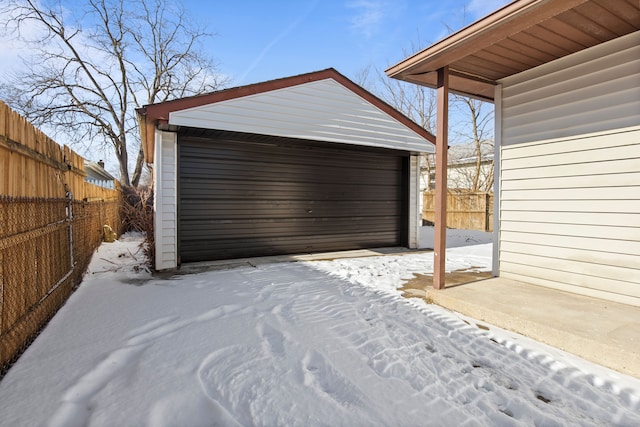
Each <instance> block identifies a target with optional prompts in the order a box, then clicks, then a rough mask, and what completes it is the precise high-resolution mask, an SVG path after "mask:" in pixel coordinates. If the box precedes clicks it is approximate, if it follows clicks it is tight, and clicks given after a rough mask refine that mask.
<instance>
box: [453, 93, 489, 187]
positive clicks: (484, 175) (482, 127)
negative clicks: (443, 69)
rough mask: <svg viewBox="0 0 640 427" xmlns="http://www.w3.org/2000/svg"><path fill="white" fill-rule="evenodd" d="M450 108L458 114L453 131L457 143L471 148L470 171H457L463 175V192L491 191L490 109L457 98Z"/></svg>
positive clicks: (467, 98) (481, 104) (462, 97)
mask: <svg viewBox="0 0 640 427" xmlns="http://www.w3.org/2000/svg"><path fill="white" fill-rule="evenodd" d="M453 101H454V102H453V105H454V107H455V108H457V109H458V111H459V112H460V114H459V117H460V118H461V123H459V124H458V125H457V126H456V128H455V135H456V137H457V139H459V140H461V141H470V142H471V144H472V145H473V155H472V156H470V157H469V158H470V160H471V161H472V163H473V165H472V166H471V167H466V168H459V169H460V170H459V171H458V173H459V174H461V175H463V176H464V175H466V181H467V182H466V185H465V188H468V189H469V190H471V191H473V192H477V191H491V188H492V186H493V150H494V136H493V126H492V125H493V109H492V108H490V106H489V105H488V104H487V103H486V102H483V101H479V100H477V99H473V98H469V97H466V96H461V95H454V98H453Z"/></svg>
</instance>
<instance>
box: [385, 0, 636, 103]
mask: <svg viewBox="0 0 640 427" xmlns="http://www.w3.org/2000/svg"><path fill="white" fill-rule="evenodd" d="M638 30H640V2H639V1H637V0H516V1H514V2H512V3H509V4H508V5H506V6H504V7H503V8H501V9H499V10H497V11H495V12H494V13H492V14H490V15H488V16H486V17H485V18H483V19H481V20H479V21H476V22H475V23H473V24H471V25H469V26H467V27H465V28H463V29H462V30H460V31H458V32H456V33H454V34H452V35H450V36H448V37H446V38H445V39H443V40H441V41H439V42H437V43H435V44H433V45H431V46H429V47H427V48H426V49H424V50H422V51H420V52H418V53H416V54H415V55H412V56H410V57H408V58H406V59H405V60H403V61H402V62H400V63H398V64H396V65H394V66H392V67H390V68H389V69H387V70H386V73H387V75H388V76H389V77H392V78H396V79H399V80H404V81H407V82H411V83H415V84H419V85H424V86H428V87H432V88H433V87H436V83H437V82H436V78H437V70H438V69H440V68H443V67H445V66H448V67H449V72H450V80H449V85H450V90H451V91H452V92H455V93H459V94H463V95H468V96H471V97H474V98H479V99H482V100H487V101H493V98H494V90H495V85H496V84H497V82H498V81H500V80H501V79H503V78H505V77H508V76H511V75H514V74H518V73H520V72H522V71H526V70H528V69H531V68H535V67H537V66H538V65H542V64H544V63H547V62H551V61H553V60H555V59H558V58H561V57H563V56H566V55H570V54H572V53H575V52H578V51H580V50H583V49H586V48H588V47H591V46H595V45H597V44H600V43H604V42H606V41H609V40H612V39H614V38H617V37H621V36H623V35H626V34H629V33H632V32H636V31H638Z"/></svg>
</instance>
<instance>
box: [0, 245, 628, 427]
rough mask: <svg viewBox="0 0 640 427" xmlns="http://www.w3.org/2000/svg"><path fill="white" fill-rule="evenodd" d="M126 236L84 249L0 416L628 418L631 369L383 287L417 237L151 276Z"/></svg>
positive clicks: (451, 254)
mask: <svg viewBox="0 0 640 427" xmlns="http://www.w3.org/2000/svg"><path fill="white" fill-rule="evenodd" d="M138 243H139V240H138V239H137V238H132V237H125V238H122V239H121V240H120V241H117V242H115V243H111V244H108V243H105V244H103V245H102V246H101V247H100V248H99V250H98V252H97V253H96V254H95V255H94V258H93V261H92V264H91V266H90V272H89V273H88V275H87V276H86V279H85V281H84V282H83V284H82V285H81V286H80V288H79V289H78V291H77V292H76V293H75V294H74V295H72V297H71V298H70V300H69V301H68V303H67V304H66V305H65V307H64V308H63V309H62V310H61V311H60V312H59V313H58V314H57V315H56V316H55V317H54V319H53V320H52V321H51V322H50V323H49V325H48V326H47V328H46V329H45V330H44V332H43V333H42V334H41V335H40V336H39V337H38V339H37V340H36V341H35V342H34V344H33V345H32V346H31V347H30V348H29V349H28V350H27V352H26V353H25V354H24V355H23V356H22V358H21V359H20V360H19V361H18V363H16V365H15V366H14V367H13V368H12V369H11V370H10V371H9V372H8V374H7V375H6V377H5V378H4V379H3V380H2V381H1V382H0V425H2V426H52V427H57V426H85V425H90V426H153V427H156V426H157V427H162V426H218V425H219V426H238V425H242V426H252V425H257V426H370V425H371V426H376V425H384V426H419V425H420V426H424V425H428V426H440V425H442V426H458V425H460V426H486V425H490V426H494V425H497V426H520V425H523V426H524V425H538V426H567V425H578V426H590V425H607V426H609V425H621V426H637V425H640V380H636V379H633V378H631V377H627V376H624V375H622V374H617V373H615V372H613V371H609V370H606V369H604V368H601V367H598V366H595V365H592V364H589V363H588V362H585V361H582V360H580V359H577V358H575V357H573V356H570V355H567V354H566V353H562V352H560V351H558V350H554V349H551V348H549V347H546V346H543V345H542V344H539V343H536V342H534V341H531V340H528V339H526V338H524V337H520V336H517V335H514V334H510V333H506V332H503V331H500V330H497V329H495V328H493V327H492V328H491V329H490V330H489V331H487V330H484V329H479V328H477V327H475V326H471V325H473V324H474V322H469V323H465V322H464V321H463V319H461V318H460V317H459V316H456V315H454V314H452V313H450V312H448V311H446V310H444V309H441V308H439V307H435V306H429V305H427V304H425V303H424V302H422V301H420V300H416V299H411V300H410V299H405V298H403V297H401V296H400V295H399V292H398V291H397V288H398V287H400V286H401V285H402V282H403V281H404V280H406V279H408V278H410V277H411V274H412V273H429V272H430V271H431V266H432V262H433V260H432V254H429V253H427V254H407V255H402V256H379V257H369V258H361V259H351V260H345V259H341V260H336V261H322V262H297V263H280V264H268V265H261V266H258V267H242V268H236V269H229V270H222V271H211V272H206V273H200V274H192V275H182V276H175V277H171V278H160V277H152V276H150V275H149V274H148V273H145V272H144V271H141V269H140V268H139V266H140V265H141V262H142V254H141V251H139V249H138V247H137V246H138ZM490 252H491V245H490V244H489V245H486V244H485V245H479V246H470V247H461V248H457V249H451V250H449V251H448V260H449V265H450V267H451V268H453V269H456V268H466V267H471V266H473V267H480V268H485V269H488V267H489V265H490V259H491V258H490Z"/></svg>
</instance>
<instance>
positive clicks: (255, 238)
mask: <svg viewBox="0 0 640 427" xmlns="http://www.w3.org/2000/svg"><path fill="white" fill-rule="evenodd" d="M138 114H139V118H140V124H141V129H142V134H143V143H144V149H145V155H146V159H147V161H149V162H151V163H153V164H154V188H155V209H156V211H155V241H156V268H157V269H159V270H162V269H169V268H175V267H177V266H178V265H179V264H180V263H182V262H196V261H208V260H217V259H229V258H244V257H254V256H267V255H282V254H298V253H311V252H323V251H336V250H348V249H360V248H373V247H383V246H409V247H416V246H417V239H418V227H419V216H418V214H419V212H418V210H419V206H418V205H419V202H418V200H419V199H418V176H419V175H418V173H419V170H418V157H417V156H418V155H419V154H420V153H422V152H433V151H434V148H433V144H432V143H431V142H433V140H434V138H433V136H432V135H431V134H430V133H428V132H427V131H425V130H424V129H423V128H421V127H420V126H418V125H417V124H415V123H414V122H412V121H411V120H409V119H408V118H406V117H405V116H403V115H402V114H400V113H399V112H398V111H396V110H395V109H393V108H392V107H390V106H389V105H387V104H385V103H384V102H383V101H381V100H380V99H378V98H377V97H375V96H374V95H372V94H370V93H369V92H367V91H366V90H364V89H362V88H361V87H359V86H358V85H356V84H355V83H353V82H351V81H350V80H349V79H347V78H346V77H344V76H342V75H341V74H339V73H338V72H337V71H335V70H334V69H327V70H323V71H319V72H314V73H310V74H304V75H299V76H294V77H289V78H284V79H279V80H273V81H269V82H264V83H258V84H254V85H249V86H242V87H237V88H232V89H227V90H223V91H219V92H214V93H210V94H206V95H201V96H196V97H190V98H182V99H178V100H174V101H169V102H164V103H160V104H153V105H148V106H145V107H144V108H141V109H140V110H138Z"/></svg>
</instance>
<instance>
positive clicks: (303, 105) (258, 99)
mask: <svg viewBox="0 0 640 427" xmlns="http://www.w3.org/2000/svg"><path fill="white" fill-rule="evenodd" d="M137 113H138V124H139V127H140V133H141V137H142V144H143V150H144V153H145V160H146V161H147V162H153V156H154V140H155V129H156V128H160V129H175V128H177V127H180V126H189V127H198V128H205V129H216V130H227V131H235V132H247V133H257V134H266V135H271V136H279V137H291V138H298V139H313V140H317V141H327V142H336V143H354V144H357V145H369V146H377V147H383V148H396V149H404V150H406V151H414V152H433V151H434V147H433V143H434V142H435V137H434V136H433V135H432V134H431V133H429V132H428V131H427V130H425V129H424V128H422V127H421V126H419V125H418V124H417V123H415V122H413V121H412V120H411V119H409V118H407V117H406V116H404V115H403V114H402V113H400V112H399V111H397V110H396V109H395V108H393V107H391V106H390V105H389V104H387V103H385V102H384V101H382V100H381V99H379V98H378V97H376V96H375V95H373V94H371V93H370V92H368V91H367V90H365V89H363V88H362V87H360V86H358V85H357V84H355V83H353V82H352V81H351V80H349V79H348V78H346V77H345V76H343V75H342V74H340V73H338V72H337V71H336V70H334V69H333V68H329V69H326V70H322V71H317V72H313V73H308V74H302V75H298V76H293V77H287V78H283V79H277V80H271V81H268V82H263V83H256V84H252V85H247V86H240V87H236V88H231V89H226V90H221V91H217V92H212V93H209V94H204V95H199V96H193V97H188V98H181V99H176V100H172V101H167V102H163V103H158V104H151V105H146V106H144V107H143V108H139V109H137ZM350 138H351V140H350Z"/></svg>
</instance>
